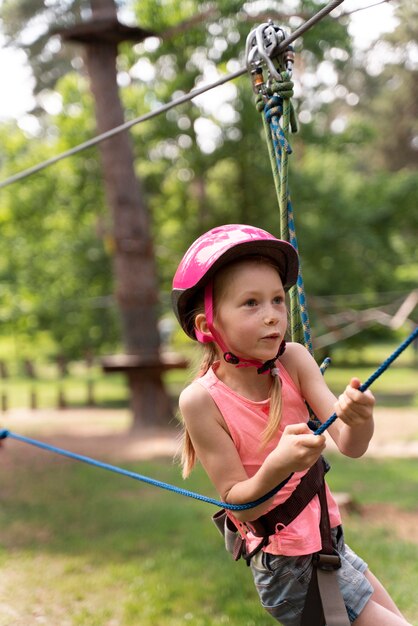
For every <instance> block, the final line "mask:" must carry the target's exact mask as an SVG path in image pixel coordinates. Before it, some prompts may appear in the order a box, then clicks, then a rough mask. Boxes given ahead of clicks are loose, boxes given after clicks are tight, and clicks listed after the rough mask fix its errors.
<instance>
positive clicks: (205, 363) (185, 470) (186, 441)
mask: <svg viewBox="0 0 418 626" xmlns="http://www.w3.org/2000/svg"><path fill="white" fill-rule="evenodd" d="M203 351H204V352H203V358H202V361H201V363H200V366H199V369H198V373H197V378H201V377H202V376H204V375H205V374H206V373H207V372H208V371H209V369H210V368H211V367H212V364H213V363H214V362H215V361H216V360H217V358H218V353H217V351H216V347H215V344H214V343H207V344H205V346H204V348H203ZM182 422H183V443H182V451H181V466H182V476H183V478H187V477H188V476H189V475H190V473H191V471H192V469H193V468H194V466H195V465H196V460H197V459H196V451H195V449H194V447H193V443H192V440H191V439H190V435H189V433H188V430H187V428H186V426H185V424H184V421H183V420H182Z"/></svg>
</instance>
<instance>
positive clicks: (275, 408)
mask: <svg viewBox="0 0 418 626" xmlns="http://www.w3.org/2000/svg"><path fill="white" fill-rule="evenodd" d="M272 378H273V382H272V385H271V392H270V412H269V419H268V422H267V426H266V428H265V429H264V431H263V433H262V439H261V445H262V447H263V448H264V447H265V446H266V445H267V444H268V442H269V441H270V439H272V437H274V435H275V434H276V432H277V429H278V428H279V425H280V420H281V419H282V383H281V380H280V376H279V375H278V373H277V374H275V375H274V376H272Z"/></svg>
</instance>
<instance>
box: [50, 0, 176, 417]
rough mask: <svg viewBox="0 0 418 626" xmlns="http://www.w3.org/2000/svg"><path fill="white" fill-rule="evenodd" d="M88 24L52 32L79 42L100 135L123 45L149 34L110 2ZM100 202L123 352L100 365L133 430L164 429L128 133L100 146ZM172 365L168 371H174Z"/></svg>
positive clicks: (110, 116)
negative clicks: (108, 231) (108, 222)
mask: <svg viewBox="0 0 418 626" xmlns="http://www.w3.org/2000/svg"><path fill="white" fill-rule="evenodd" d="M90 2H91V9H92V19H91V20H89V21H87V22H84V23H82V24H79V25H76V26H72V27H70V28H67V29H65V30H61V31H58V34H59V35H60V36H61V38H62V39H63V40H65V41H70V42H73V43H77V44H80V45H81V46H82V49H83V55H84V61H85V65H86V68H87V71H88V74H89V78H90V84H91V91H92V93H93V96H94V100H95V107H96V119H97V128H98V131H99V133H100V134H102V133H105V132H106V131H108V130H111V129H113V128H116V127H118V126H121V125H122V124H123V123H124V114H123V108H122V104H121V101H120V97H119V89H118V83H117V68H116V60H117V54H118V45H119V44H120V43H121V42H122V41H132V42H140V41H142V40H143V39H145V38H146V37H149V36H151V35H154V33H152V32H150V31H147V30H145V29H142V28H139V27H129V26H125V25H123V24H121V23H120V22H119V21H118V18H117V11H116V4H115V2H114V0H90ZM99 150H100V156H101V159H102V166H103V174H104V184H105V190H106V196H107V199H108V203H109V206H110V208H111V211H112V217H113V233H112V235H113V249H114V255H113V271H114V279H115V287H116V299H117V303H118V307H119V312H120V318H121V325H122V334H123V341H124V347H125V351H126V354H125V355H124V356H123V357H122V356H116V357H114V358H113V360H112V359H110V360H109V359H106V360H105V361H104V363H103V366H104V369H105V371H107V372H112V371H124V372H125V373H126V374H127V377H128V382H129V386H130V392H131V405H132V410H133V415H134V427H135V428H138V427H140V426H141V425H143V424H154V425H163V424H167V423H168V422H169V420H170V417H171V415H172V410H171V403H170V399H169V396H168V394H167V392H166V390H165V388H164V384H163V381H162V373H163V371H164V370H165V369H166V368H167V363H165V362H164V359H163V358H161V357H160V337H159V333H158V328H157V305H158V288H157V277H156V267H155V257H154V250H153V242H152V237H151V229H150V224H149V215H148V210H147V207H146V205H145V201H144V196H143V193H142V190H141V185H140V181H139V180H138V179H137V177H136V174H135V169H134V154H133V150H132V146H131V141H130V135H129V133H128V131H126V130H125V131H123V132H121V133H118V134H115V135H114V136H112V137H111V138H108V139H106V141H103V142H101V143H100V144H99ZM172 366H173V365H171V366H170V367H172Z"/></svg>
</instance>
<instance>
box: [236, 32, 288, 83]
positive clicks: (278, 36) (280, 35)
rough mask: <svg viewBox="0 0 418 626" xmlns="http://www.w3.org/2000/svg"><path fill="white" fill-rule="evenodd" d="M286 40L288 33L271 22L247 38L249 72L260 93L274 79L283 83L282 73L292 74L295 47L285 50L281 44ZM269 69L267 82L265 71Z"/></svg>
mask: <svg viewBox="0 0 418 626" xmlns="http://www.w3.org/2000/svg"><path fill="white" fill-rule="evenodd" d="M285 39H286V32H285V31H284V30H283V28H281V27H280V26H277V25H276V24H274V23H273V22H272V20H269V21H268V22H265V23H264V24H260V25H259V26H257V27H256V28H254V29H253V30H252V31H251V32H250V34H249V35H248V37H247V41H246V45H245V57H246V62H247V69H248V72H249V73H250V74H251V77H252V80H253V88H254V91H255V92H256V93H260V92H262V91H263V89H264V88H265V85H266V83H267V84H268V83H269V82H270V81H271V80H272V79H275V80H278V81H281V80H282V77H281V75H280V72H282V71H286V72H287V73H288V75H290V74H291V73H292V67H293V61H294V52H293V46H291V45H289V46H286V47H285V48H284V49H283V46H281V44H282V43H283V42H284V41H285ZM264 68H266V69H267V81H265V80H264V75H263V70H264Z"/></svg>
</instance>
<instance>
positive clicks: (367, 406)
mask: <svg viewBox="0 0 418 626" xmlns="http://www.w3.org/2000/svg"><path fill="white" fill-rule="evenodd" d="M360 386H361V383H360V380H359V379H358V378H352V379H351V381H350V384H349V385H347V387H346V389H345V391H344V393H342V394H341V395H340V396H339V398H338V402H337V403H336V404H335V412H336V414H337V415H338V417H339V418H341V419H342V420H343V421H344V422H345V423H346V424H348V425H355V424H359V423H362V422H364V421H366V420H368V419H371V418H372V416H373V407H374V403H375V400H374V396H373V394H372V392H371V391H370V390H366V391H364V392H362V391H360V389H359V388H360Z"/></svg>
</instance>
